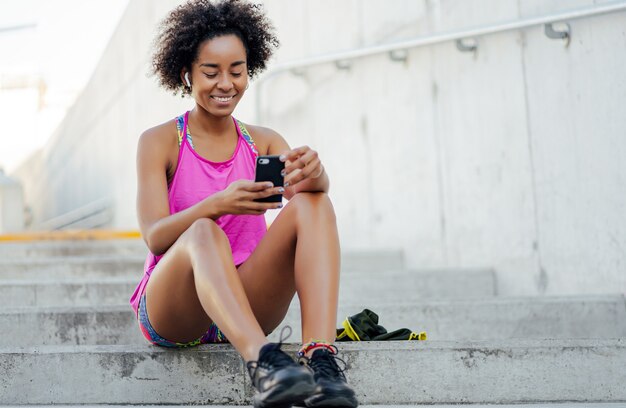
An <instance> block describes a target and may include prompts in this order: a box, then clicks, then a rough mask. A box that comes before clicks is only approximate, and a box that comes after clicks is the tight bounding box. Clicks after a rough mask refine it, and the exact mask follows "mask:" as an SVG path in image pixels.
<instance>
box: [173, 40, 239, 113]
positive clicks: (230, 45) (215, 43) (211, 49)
mask: <svg viewBox="0 0 626 408" xmlns="http://www.w3.org/2000/svg"><path fill="white" fill-rule="evenodd" d="M185 72H186V71H183V72H182V73H181V80H182V81H183V83H186V81H185V79H184V76H185ZM189 80H190V81H191V95H192V96H193V98H194V99H195V100H196V103H197V104H198V106H200V107H202V108H204V110H206V111H207V112H208V113H210V114H212V115H214V116H220V117H222V116H230V115H231V114H232V113H233V111H234V110H235V107H236V106H237V104H238V103H239V101H240V100H241V97H242V96H243V94H244V92H245V90H246V86H247V85H248V67H247V65H246V49H245V48H244V45H243V42H242V41H241V40H240V39H239V37H237V36H236V35H234V34H229V35H223V36H220V37H215V38H212V39H210V40H206V41H204V42H203V43H201V44H200V46H199V47H198V58H197V59H196V60H195V61H194V62H193V64H192V67H191V72H190V73H189Z"/></svg>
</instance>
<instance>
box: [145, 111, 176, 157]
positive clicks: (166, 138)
mask: <svg viewBox="0 0 626 408" xmlns="http://www.w3.org/2000/svg"><path fill="white" fill-rule="evenodd" d="M177 140H178V129H177V127H176V119H170V120H168V121H167V122H164V123H161V124H159V125H156V126H153V127H151V128H148V129H146V130H144V131H143V133H142V134H141V136H139V146H141V147H144V148H148V149H150V150H155V149H156V150H160V149H167V150H169V148H170V147H171V146H172V145H176V144H177Z"/></svg>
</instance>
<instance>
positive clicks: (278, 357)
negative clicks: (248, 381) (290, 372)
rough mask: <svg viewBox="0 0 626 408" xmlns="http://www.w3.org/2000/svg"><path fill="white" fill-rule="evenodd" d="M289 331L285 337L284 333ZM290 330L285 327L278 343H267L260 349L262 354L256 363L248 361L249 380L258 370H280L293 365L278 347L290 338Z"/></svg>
mask: <svg viewBox="0 0 626 408" xmlns="http://www.w3.org/2000/svg"><path fill="white" fill-rule="evenodd" d="M286 330H289V333H287V334H286V335H285V331H286ZM291 333H292V330H291V327H290V326H285V327H283V329H282V330H281V332H280V340H279V341H278V343H268V344H266V345H265V346H263V347H262V348H261V350H262V353H260V354H259V359H258V360H257V361H249V362H248V363H246V367H247V368H248V373H249V374H250V377H251V378H254V375H255V373H256V371H257V370H258V369H259V368H265V369H267V370H271V369H276V368H282V367H286V366H289V365H293V364H294V361H293V360H292V359H291V357H289V356H288V355H287V354H285V352H283V351H282V350H281V349H280V347H281V346H282V345H283V343H284V341H285V340H287V339H288V338H289V336H291Z"/></svg>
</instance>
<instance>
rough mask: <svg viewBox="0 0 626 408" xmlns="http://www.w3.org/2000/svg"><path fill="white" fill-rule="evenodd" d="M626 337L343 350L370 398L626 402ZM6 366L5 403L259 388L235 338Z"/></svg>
mask: <svg viewBox="0 0 626 408" xmlns="http://www.w3.org/2000/svg"><path fill="white" fill-rule="evenodd" d="M625 341H626V340H625V339H617V340H514V341H496V342H459V343H456V342H381V343H358V344H345V345H343V344H342V345H340V349H341V356H342V358H343V359H344V360H345V361H346V364H347V368H348V371H347V375H348V378H349V381H350V382H351V383H352V384H353V385H354V387H355V389H356V391H357V395H358V398H359V400H360V401H361V402H362V403H363V404H378V403H383V404H417V403H438V404H447V403H483V404H486V403H530V402H563V401H573V402H600V401H602V402H624V401H626V388H624V386H623V385H624V383H626V370H624V367H625V366H626V343H625ZM286 349H287V350H288V351H290V352H295V350H296V347H295V346H287V347H286ZM43 367H45V369H42V368H43ZM0 368H2V371H3V372H4V373H5V375H3V376H2V377H0V404H51V403H55V404H98V403H106V404H153V403H154V404H156V403H158V404H228V405H230V404H247V403H249V398H250V395H251V392H252V391H251V389H250V385H249V381H248V379H247V375H246V374H245V370H244V365H243V362H242V360H241V359H240V358H239V357H238V355H237V354H236V353H235V352H234V350H233V349H232V348H231V347H230V346H228V345H222V346H202V347H198V348H195V349H190V350H164V349H162V348H157V347H154V346H128V345H125V346H47V347H46V346H40V347H33V348H29V347H12V348H6V347H4V348H0Z"/></svg>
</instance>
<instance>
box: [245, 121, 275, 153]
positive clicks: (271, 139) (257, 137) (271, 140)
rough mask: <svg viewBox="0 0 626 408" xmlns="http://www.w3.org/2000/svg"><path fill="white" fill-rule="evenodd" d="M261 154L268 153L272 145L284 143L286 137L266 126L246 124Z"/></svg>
mask: <svg viewBox="0 0 626 408" xmlns="http://www.w3.org/2000/svg"><path fill="white" fill-rule="evenodd" d="M244 126H245V127H246V129H247V130H248V132H249V133H250V136H252V139H253V140H254V144H256V146H257V150H258V151H259V153H260V154H267V153H268V151H269V149H270V146H272V145H276V144H282V143H284V141H285V139H284V138H283V137H282V136H281V135H280V134H279V133H278V132H277V131H275V130H274V129H270V128H268V127H264V126H257V125H249V124H247V123H246V124H244Z"/></svg>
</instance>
